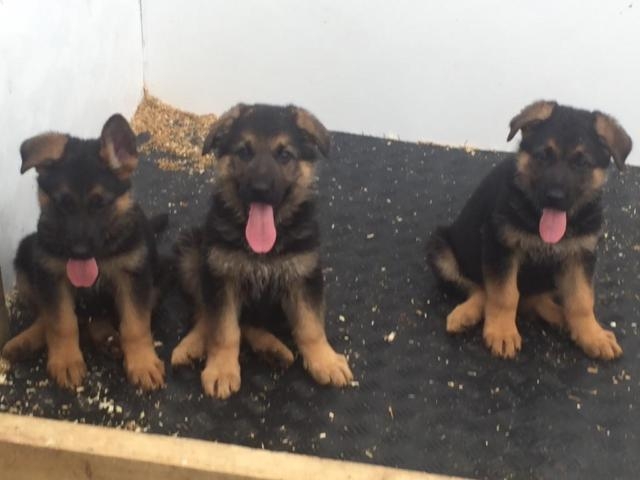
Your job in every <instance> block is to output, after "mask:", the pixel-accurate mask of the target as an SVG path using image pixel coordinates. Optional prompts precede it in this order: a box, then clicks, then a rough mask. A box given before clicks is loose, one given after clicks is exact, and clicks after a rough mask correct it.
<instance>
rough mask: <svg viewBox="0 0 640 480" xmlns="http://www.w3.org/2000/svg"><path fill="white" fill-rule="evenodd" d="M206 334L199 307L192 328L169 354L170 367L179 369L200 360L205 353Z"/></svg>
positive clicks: (205, 324)
mask: <svg viewBox="0 0 640 480" xmlns="http://www.w3.org/2000/svg"><path fill="white" fill-rule="evenodd" d="M208 332H209V329H208V325H207V322H206V319H205V317H204V315H203V311H202V307H199V308H198V309H197V311H196V315H195V319H194V324H193V327H192V328H191V330H190V331H189V333H187V335H186V336H185V337H184V338H183V339H182V340H180V343H178V345H177V346H176V347H175V348H174V349H173V352H171V365H172V366H174V367H179V366H184V365H191V364H192V363H193V362H195V361H198V360H202V359H203V358H204V356H205V353H206V348H205V345H206V341H207V336H208Z"/></svg>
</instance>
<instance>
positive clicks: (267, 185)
mask: <svg viewBox="0 0 640 480" xmlns="http://www.w3.org/2000/svg"><path fill="white" fill-rule="evenodd" d="M249 189H250V191H251V197H252V199H253V200H254V201H256V202H261V201H262V202H267V203H268V202H269V201H270V200H271V199H272V196H273V182H272V181H271V180H270V179H268V178H257V179H255V180H253V181H252V182H251V185H249Z"/></svg>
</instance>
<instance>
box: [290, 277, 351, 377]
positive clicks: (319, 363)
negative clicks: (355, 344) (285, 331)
mask: <svg viewBox="0 0 640 480" xmlns="http://www.w3.org/2000/svg"><path fill="white" fill-rule="evenodd" d="M314 275H316V276H318V275H320V281H319V282H318V281H317V278H316V279H311V280H305V281H303V282H301V283H300V284H298V285H294V286H292V288H291V289H290V290H289V292H288V295H287V296H286V297H285V299H284V301H283V308H284V311H285V313H286V315H287V318H288V320H289V323H290V324H291V327H292V331H293V339H294V340H295V342H296V344H297V345H298V348H299V350H300V353H301V354H302V358H303V361H304V366H305V368H306V369H307V370H308V371H309V373H310V374H311V376H312V377H313V379H314V380H315V381H316V382H318V383H319V384H321V385H333V386H336V387H343V386H345V385H347V384H348V383H349V382H350V381H351V380H353V374H352V373H351V369H350V368H349V365H348V363H347V359H346V357H345V356H344V355H341V354H338V353H336V352H335V350H334V349H333V348H332V347H331V345H329V342H328V340H327V335H326V333H325V330H324V298H323V292H322V283H321V282H322V277H321V275H322V272H321V271H320V269H318V271H317V273H315V274H314ZM318 289H319V290H318Z"/></svg>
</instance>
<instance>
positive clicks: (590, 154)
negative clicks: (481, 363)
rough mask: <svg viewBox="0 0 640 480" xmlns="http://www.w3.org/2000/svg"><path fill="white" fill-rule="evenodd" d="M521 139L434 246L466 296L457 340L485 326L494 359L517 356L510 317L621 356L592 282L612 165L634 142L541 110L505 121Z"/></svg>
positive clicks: (579, 115) (548, 106) (586, 116)
mask: <svg viewBox="0 0 640 480" xmlns="http://www.w3.org/2000/svg"><path fill="white" fill-rule="evenodd" d="M510 127H511V131H510V132H509V136H508V137H507V139H508V140H511V138H513V136H514V135H515V134H516V133H517V132H518V130H520V131H521V132H522V141H521V143H520V149H519V151H518V153H517V154H516V156H515V157H514V158H509V159H507V160H505V161H504V162H503V163H501V164H500V165H498V166H496V167H495V168H494V169H493V170H492V171H491V172H490V173H489V175H488V176H487V177H486V178H485V179H484V180H483V181H482V183H481V184H480V186H479V187H478V188H477V190H476V191H475V192H474V193H473V195H472V196H471V198H470V199H469V201H468V202H467V204H466V205H465V207H464V208H463V209H462V212H461V213H460V216H459V217H458V218H457V219H456V221H455V222H454V223H453V225H451V226H449V227H447V228H440V229H438V230H437V231H436V233H435V234H434V235H433V237H432V239H431V243H430V248H429V249H430V251H429V260H430V264H431V265H432V267H433V269H434V270H435V272H436V273H437V275H438V276H439V277H440V278H441V279H442V280H444V281H446V282H448V283H451V284H454V285H456V286H457V287H459V288H461V289H462V290H464V292H465V293H466V294H468V298H467V300H466V301H465V302H464V303H461V304H460V305H458V306H457V307H456V308H455V309H454V310H453V311H452V312H451V313H450V315H449V316H448V317H447V331H449V332H460V331H462V330H464V329H466V328H468V327H470V326H472V325H475V324H477V323H478V322H480V321H481V319H482V318H484V331H483V336H484V340H485V343H486V344H487V346H488V347H489V348H490V349H491V352H492V353H493V354H494V355H497V356H501V357H510V358H511V357H514V356H515V354H516V352H517V351H518V350H520V346H521V338H520V334H519V333H518V329H517V327H516V310H517V309H518V306H520V308H521V309H525V310H530V311H533V312H534V313H536V314H537V315H538V316H540V317H541V318H543V319H544V320H546V321H548V322H550V323H552V324H554V325H557V326H562V327H566V328H567V329H568V330H569V332H570V335H571V338H572V339H573V340H574V341H575V342H576V343H577V344H578V345H579V346H580V347H581V348H582V349H583V350H584V351H585V352H586V353H587V355H589V356H591V357H594V358H603V359H612V358H615V357H618V356H619V355H621V354H622V349H621V348H620V346H619V345H618V342H617V341H616V338H615V336H614V334H613V333H612V332H610V331H607V330H605V329H603V328H602V327H601V326H600V324H599V323H598V321H597V320H596V317H595V315H594V293H593V273H594V266H595V260H596V246H597V244H598V239H599V237H600V233H601V229H602V223H603V211H602V205H601V196H602V187H603V185H604V183H605V181H606V178H607V168H608V166H609V163H610V159H611V157H613V160H614V162H615V164H616V166H617V167H618V168H619V169H622V168H623V167H624V162H625V159H626V158H627V155H628V154H629V152H630V151H631V139H630V138H629V136H628V135H627V133H626V132H625V131H624V130H623V129H622V127H621V126H620V125H619V124H618V123H617V122H616V121H615V120H614V119H613V118H611V117H610V116H608V115H605V114H604V113H601V112H597V111H596V112H589V111H585V110H578V109H574V108H570V107H565V106H561V105H558V104H556V103H555V102H548V101H540V102H536V103H533V104H531V105H529V106H528V107H526V108H525V109H524V110H522V112H520V113H519V114H518V115H517V116H516V117H514V118H513V120H511V124H510Z"/></svg>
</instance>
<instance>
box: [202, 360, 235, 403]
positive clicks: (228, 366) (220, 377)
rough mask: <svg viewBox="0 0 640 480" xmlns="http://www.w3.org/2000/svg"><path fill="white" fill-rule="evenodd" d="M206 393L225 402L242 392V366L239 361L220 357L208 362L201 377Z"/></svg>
mask: <svg viewBox="0 0 640 480" xmlns="http://www.w3.org/2000/svg"><path fill="white" fill-rule="evenodd" d="M200 379H201V381H202V388H203V389H204V393H205V394H206V395H208V396H210V397H214V398H219V399H221V400H224V399H225V398H229V397H230V396H231V395H232V394H234V393H236V392H237V391H238V390H240V364H239V363H238V359H237V358H236V359H234V360H230V359H228V358H227V357H222V358H220V357H218V358H215V359H213V360H210V361H208V362H207V366H206V367H205V369H204V370H203V371H202V375H201V376H200Z"/></svg>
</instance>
